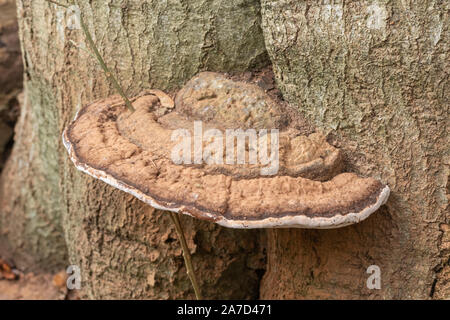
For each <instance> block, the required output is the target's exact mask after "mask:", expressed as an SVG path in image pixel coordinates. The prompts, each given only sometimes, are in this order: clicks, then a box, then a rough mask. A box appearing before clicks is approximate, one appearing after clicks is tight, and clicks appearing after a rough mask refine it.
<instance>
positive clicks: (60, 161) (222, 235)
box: [0, 0, 268, 299]
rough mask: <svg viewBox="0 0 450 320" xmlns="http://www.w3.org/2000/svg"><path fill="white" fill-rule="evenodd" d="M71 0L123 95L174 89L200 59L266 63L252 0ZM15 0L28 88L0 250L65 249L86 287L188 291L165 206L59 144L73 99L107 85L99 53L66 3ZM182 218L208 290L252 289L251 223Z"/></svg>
mask: <svg viewBox="0 0 450 320" xmlns="http://www.w3.org/2000/svg"><path fill="white" fill-rule="evenodd" d="M78 3H79V4H80V7H81V12H82V13H83V14H84V19H85V21H86V23H87V25H88V28H89V29H90V31H91V33H92V34H93V37H94V41H95V42H96V44H97V46H98V47H99V49H100V51H101V53H102V55H103V56H104V57H105V59H106V63H107V64H108V65H109V66H110V67H111V69H112V70H113V72H114V73H115V74H116V75H117V78H118V80H119V82H120V83H121V84H122V85H123V87H124V88H125V89H126V91H127V93H128V95H129V96H133V95H134V94H137V93H138V92H139V91H141V90H143V89H145V88H159V89H163V90H172V89H176V88H177V87H179V86H180V85H182V84H184V83H185V82H186V81H187V80H188V79H189V78H190V77H192V76H193V75H194V74H196V73H197V72H199V71H200V70H204V69H209V70H217V71H239V70H246V69H249V68H255V67H261V66H263V65H267V63H268V56H267V53H266V50H265V47H264V40H263V35H262V31H261V28H260V12H259V3H258V1H256V0H233V1H230V0H196V1H188V2H186V1H175V0H169V1H159V0H152V1H140V0H139V1H138V0H133V1H128V0H121V1H114V2H113V3H111V2H109V1H78ZM17 5H18V14H19V18H20V35H21V40H22V47H23V52H24V62H25V68H26V69H25V74H26V79H25V89H26V98H25V104H24V106H23V109H22V117H21V119H20V123H19V125H18V128H17V135H16V145H15V148H14V151H13V156H12V159H11V160H10V162H9V164H8V167H7V169H5V172H4V175H3V183H2V186H3V187H2V189H1V191H0V199H1V204H0V208H1V209H0V210H1V212H0V230H1V234H2V240H1V242H2V243H3V244H4V245H3V246H4V247H7V249H3V251H5V252H9V254H10V256H11V257H12V258H14V260H15V262H16V264H18V265H19V266H20V267H22V268H26V267H30V266H33V267H34V268H36V267H39V268H42V269H50V270H53V269H58V268H61V267H64V266H66V265H67V264H68V262H67V256H68V257H69V260H70V263H71V264H76V265H79V266H80V267H81V273H82V281H83V282H82V285H83V293H84V294H85V296H87V297H90V298H153V299H158V298H160V299H168V298H193V297H194V295H193V291H192V289H191V285H190V282H189V279H188V278H187V275H186V271H185V268H184V266H183V258H182V255H181V249H180V246H179V243H178V242H177V240H176V233H175V230H174V228H173V226H172V225H171V223H170V220H169V217H168V215H167V213H164V212H158V211H155V210H153V209H152V208H150V207H149V206H146V205H144V204H143V203H141V202H139V201H138V200H136V199H134V198H133V197H132V196H129V195H127V194H125V193H123V192H120V191H117V190H115V189H113V188H111V187H109V186H106V185H105V184H104V183H102V182H98V181H95V180H94V179H92V178H90V177H88V176H86V175H85V174H82V173H80V172H78V171H76V170H75V169H74V166H73V165H72V163H71V162H70V160H69V159H68V157H67V153H66V152H65V150H64V148H63V146H62V142H61V133H62V130H63V129H64V127H65V126H66V125H67V124H68V123H69V121H70V120H71V119H72V118H73V116H74V115H75V113H76V111H77V110H79V109H80V107H81V106H82V105H84V104H86V103H88V102H90V101H92V100H94V99H97V98H101V97H105V96H107V95H109V94H111V93H113V90H111V88H112V87H111V85H110V83H108V81H107V80H106V79H105V75H104V74H103V73H102V70H101V68H99V66H98V63H97V61H96V60H95V59H93V58H92V57H91V56H90V55H89V53H87V52H86V51H85V50H83V49H80V48H78V47H76V46H83V43H84V36H83V33H82V31H80V30H70V29H69V28H66V22H67V19H68V18H69V15H67V14H66V11H65V9H63V8H61V7H57V6H56V5H53V4H49V3H47V2H46V1H44V0H39V1H25V0H18V1H17ZM74 43H75V44H76V46H75V45H74ZM182 223H183V225H184V228H185V232H186V234H187V238H188V243H189V246H190V248H191V251H192V253H193V263H194V265H195V268H196V272H197V274H198V277H199V282H200V285H201V287H202V291H203V295H204V296H205V297H206V298H225V299H226V298H256V297H258V284H259V280H260V276H261V274H262V272H261V270H260V269H261V268H262V267H263V265H264V264H263V261H262V259H263V256H262V254H261V246H260V238H259V237H260V233H259V232H257V231H237V230H230V229H224V228H219V227H218V226H216V225H214V224H211V223H206V222H198V221H194V220H193V219H191V218H187V217H185V218H183V219H182ZM64 240H65V241H64ZM65 243H67V250H66V245H65ZM236 279H239V281H236Z"/></svg>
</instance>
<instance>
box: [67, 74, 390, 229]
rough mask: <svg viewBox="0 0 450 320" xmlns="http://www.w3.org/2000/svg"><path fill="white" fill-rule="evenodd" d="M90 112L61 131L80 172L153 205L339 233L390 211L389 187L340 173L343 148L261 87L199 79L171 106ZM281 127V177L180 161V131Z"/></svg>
mask: <svg viewBox="0 0 450 320" xmlns="http://www.w3.org/2000/svg"><path fill="white" fill-rule="evenodd" d="M132 100H133V106H134V108H135V109H136V111H135V112H134V113H130V112H129V111H128V110H127V109H126V107H125V106H124V105H123V104H122V103H121V98H120V97H119V96H112V97H108V98H106V99H103V100H99V101H96V102H94V103H92V104H90V105H88V106H85V107H84V108H83V109H82V110H81V111H80V112H79V113H78V114H77V116H76V117H75V120H74V121H73V122H72V124H70V126H69V127H68V128H67V129H66V130H65V131H64V134H63V141H64V145H65V146H66V148H67V150H68V152H69V154H70V157H71V159H72V161H73V162H74V164H75V165H76V167H77V168H78V169H79V170H81V171H83V172H86V173H88V174H89V175H91V176H93V177H95V178H98V179H100V180H102V181H104V182H106V183H108V184H110V185H112V186H114V187H116V188H119V189H120V190H123V191H125V192H128V193H131V194H133V195H134V196H136V197H137V198H139V199H140V200H142V201H144V202H146V203H148V204H150V205H151V206H153V207H155V208H158V209H163V210H170V211H175V212H181V213H185V214H188V215H191V216H194V217H197V218H199V219H206V220H210V221H214V222H216V223H218V224H220V225H223V226H227V227H232V228H266V227H267V228H268V227H301V228H337V227H342V226H345V225H349V224H353V223H357V222H359V221H361V220H364V219H365V218H367V217H368V216H369V215H370V214H371V213H373V212H374V211H376V210H377V209H378V208H379V207H380V206H381V205H383V204H384V203H385V202H386V200H387V198H388V196H389V187H388V186H386V185H383V184H382V183H380V182H379V181H377V180H375V179H372V178H360V177H358V176H356V175H355V174H352V173H341V174H339V172H340V171H341V170H342V159H341V154H340V152H339V150H338V149H336V148H334V147H333V146H331V145H329V144H328V143H327V142H326V140H325V137H324V136H323V135H322V134H320V133H313V134H311V135H309V136H303V135H301V134H300V132H299V131H298V130H297V129H295V127H294V126H292V125H291V124H290V123H289V121H288V120H289V119H286V117H285V113H284V112H283V110H282V109H281V107H279V106H278V104H277V103H276V102H275V101H274V100H273V99H272V98H270V97H269V96H268V95H267V94H266V93H265V92H264V91H263V90H262V89H261V88H259V87H258V86H256V85H253V84H250V83H244V82H238V81H232V80H230V79H228V78H226V77H225V76H223V75H220V74H216V73H210V72H205V73H200V74H199V75H198V76H196V77H194V78H193V79H192V80H190V81H189V82H188V83H187V84H186V86H185V87H184V88H183V89H182V90H180V91H179V93H178V94H177V97H176V99H175V110H174V109H173V108H174V105H173V101H172V100H171V99H170V97H169V96H167V95H165V94H164V93H163V92H162V91H159V90H153V91H148V92H146V93H143V94H141V95H139V96H138V97H137V98H135V99H132ZM195 120H201V121H203V123H204V128H203V129H204V130H206V129H208V128H219V129H227V128H255V129H262V128H267V129H270V128H279V129H280V134H279V143H280V148H279V162H280V164H279V171H278V173H277V175H275V176H261V175H260V171H259V169H260V167H261V165H257V164H254V165H250V164H242V165H217V164H213V165H208V164H205V163H202V164H190V165H183V164H182V165H177V164H174V163H173V161H172V159H171V156H170V155H171V150H172V148H173V147H174V146H175V144H176V143H177V141H171V136H172V132H173V130H175V129H180V128H184V129H187V130H188V131H191V132H192V131H193V122H194V121H195Z"/></svg>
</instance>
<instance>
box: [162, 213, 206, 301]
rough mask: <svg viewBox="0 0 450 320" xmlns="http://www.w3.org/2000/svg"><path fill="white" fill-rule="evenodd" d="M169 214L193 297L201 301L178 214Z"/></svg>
mask: <svg viewBox="0 0 450 320" xmlns="http://www.w3.org/2000/svg"><path fill="white" fill-rule="evenodd" d="M169 213H170V218H171V219H172V221H173V224H174V225H175V229H176V230H177V234H178V238H179V240H180V243H181V248H182V249H183V257H184V263H185V265H186V273H187V275H188V276H189V279H190V280H191V283H192V286H193V287H194V293H195V297H196V298H197V300H202V295H201V292H200V288H199V286H198V283H197V278H196V277H195V273H194V268H193V267H192V261H191V253H190V252H189V248H188V246H187V243H186V238H185V237H184V233H183V229H182V228H181V223H180V218H179V217H178V214H177V213H175V212H169Z"/></svg>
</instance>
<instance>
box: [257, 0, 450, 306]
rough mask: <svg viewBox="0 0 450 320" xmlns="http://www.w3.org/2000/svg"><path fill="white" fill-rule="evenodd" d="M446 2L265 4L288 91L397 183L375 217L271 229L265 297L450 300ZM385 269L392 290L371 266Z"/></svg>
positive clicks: (365, 170)
mask: <svg viewBox="0 0 450 320" xmlns="http://www.w3.org/2000/svg"><path fill="white" fill-rule="evenodd" d="M448 9H449V5H448V2H447V1H430V0H428V1H387V0H386V1H383V0H376V1H298V0H262V1H261V10H262V17H263V23H262V26H263V30H264V35H265V41H266V47H267V49H268V52H269V55H270V57H271V60H272V62H273V68H274V71H275V74H276V78H277V83H278V85H279V88H281V90H282V92H283V94H284V97H285V99H286V100H288V101H289V102H291V103H293V104H296V105H297V106H298V109H299V110H300V111H301V112H302V114H304V115H305V116H307V117H308V118H309V119H310V120H311V121H313V122H314V123H315V124H316V125H317V126H318V127H321V128H323V129H324V130H326V131H328V130H329V131H331V132H332V140H333V141H334V142H335V143H336V144H337V145H338V146H340V147H341V148H342V149H343V150H344V151H345V153H346V155H347V167H348V169H349V170H351V171H354V172H357V173H359V174H362V175H365V176H372V177H374V178H379V179H381V180H382V181H383V182H385V183H387V184H388V185H389V186H390V187H391V189H392V195H391V197H390V200H389V202H388V203H387V205H386V206H385V207H384V208H383V209H382V210H380V211H379V212H377V213H375V214H374V215H373V216H372V217H371V218H369V219H368V220H367V221H365V222H363V223H361V224H358V225H355V226H352V227H347V228H343V229H339V230H323V231H312V230H304V231H302V230H272V231H269V237H268V272H267V273H266V275H265V277H264V281H263V284H262V287H261V296H262V297H263V298H309V299H314V298H383V299H389V298H400V299H407V298H430V297H432V298H443V297H446V298H449V297H450V284H449V279H448V274H449V268H450V266H449V255H450V251H449V242H448V239H449V222H450V221H449V220H450V216H449V211H448V199H449V178H448V177H449V153H450V151H449V145H450V143H449V142H450V141H449V135H448V128H449V111H450V110H449V106H450V104H449V96H448V88H449V79H448V70H449V67H450V66H449V60H448V51H449V17H448ZM370 265H378V266H379V267H380V270H381V282H382V287H381V289H380V290H370V289H368V288H367V286H366V280H367V278H368V277H369V276H370V275H369V274H366V270H367V268H368V267H369V266H370Z"/></svg>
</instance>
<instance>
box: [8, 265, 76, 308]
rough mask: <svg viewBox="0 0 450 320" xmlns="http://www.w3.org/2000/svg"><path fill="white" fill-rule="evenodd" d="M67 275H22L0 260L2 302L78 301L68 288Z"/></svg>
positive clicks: (74, 292) (62, 272)
mask: <svg viewBox="0 0 450 320" xmlns="http://www.w3.org/2000/svg"><path fill="white" fill-rule="evenodd" d="M66 281H67V275H66V273H65V272H64V270H63V271H61V272H59V273H57V274H34V273H32V272H30V273H22V272H21V271H19V270H17V269H14V268H13V267H11V266H9V265H8V264H7V263H6V262H5V261H3V260H2V259H1V258H0V300H76V299H78V296H77V294H76V291H69V290H68V289H67V286H66Z"/></svg>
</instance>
